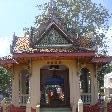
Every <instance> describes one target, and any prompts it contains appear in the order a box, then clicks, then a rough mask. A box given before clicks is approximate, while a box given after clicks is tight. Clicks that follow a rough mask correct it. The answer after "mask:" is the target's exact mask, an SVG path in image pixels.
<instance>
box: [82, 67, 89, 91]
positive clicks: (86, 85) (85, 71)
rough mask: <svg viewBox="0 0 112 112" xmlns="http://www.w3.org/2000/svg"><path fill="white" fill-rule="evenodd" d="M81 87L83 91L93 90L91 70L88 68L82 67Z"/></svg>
mask: <svg viewBox="0 0 112 112" xmlns="http://www.w3.org/2000/svg"><path fill="white" fill-rule="evenodd" d="M80 89H81V90H82V93H90V92H91V77H90V72H89V70H88V69H87V68H82V69H81V75H80Z"/></svg>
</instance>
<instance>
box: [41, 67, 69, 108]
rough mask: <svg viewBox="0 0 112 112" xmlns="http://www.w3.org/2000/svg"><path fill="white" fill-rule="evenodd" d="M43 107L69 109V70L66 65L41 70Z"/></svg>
mask: <svg viewBox="0 0 112 112" xmlns="http://www.w3.org/2000/svg"><path fill="white" fill-rule="evenodd" d="M40 93H41V99H40V105H41V107H69V106H70V90H69V69H68V68H67V67H66V66H64V65H49V66H44V67H42V68H41V69H40Z"/></svg>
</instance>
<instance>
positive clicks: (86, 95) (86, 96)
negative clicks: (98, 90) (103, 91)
mask: <svg viewBox="0 0 112 112" xmlns="http://www.w3.org/2000/svg"><path fill="white" fill-rule="evenodd" d="M81 100H82V101H83V103H84V104H91V93H82V94H81Z"/></svg>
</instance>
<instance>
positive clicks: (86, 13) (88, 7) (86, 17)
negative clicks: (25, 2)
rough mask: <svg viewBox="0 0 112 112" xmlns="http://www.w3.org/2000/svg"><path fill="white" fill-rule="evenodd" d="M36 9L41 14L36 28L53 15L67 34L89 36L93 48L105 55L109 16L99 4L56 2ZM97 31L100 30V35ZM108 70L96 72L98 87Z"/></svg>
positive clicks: (83, 0)
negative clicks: (98, 49)
mask: <svg viewBox="0 0 112 112" xmlns="http://www.w3.org/2000/svg"><path fill="white" fill-rule="evenodd" d="M52 1H53V0H52ZM53 2H54V1H53ZM53 2H52V3H53ZM52 6H54V7H52ZM38 8H39V10H41V11H42V13H41V14H40V15H38V16H36V21H35V25H36V26H37V27H38V26H39V25H40V24H45V22H46V19H48V18H49V16H50V13H54V14H55V17H56V18H58V19H59V20H61V21H63V23H64V24H63V25H65V27H66V29H67V31H68V32H71V33H72V34H73V35H77V34H78V36H79V37H81V38H83V37H85V36H88V35H89V36H88V38H90V39H91V40H92V41H93V42H94V46H100V47H103V48H104V49H103V50H102V53H103V55H106V53H107V49H105V48H107V45H106V44H105V43H106V42H105V39H106V36H105V32H106V31H107V30H108V28H109V19H110V17H111V16H110V14H109V12H108V10H107V9H105V8H104V7H103V6H102V5H101V4H99V5H97V4H95V3H93V2H92V1H91V0H56V1H55V3H54V4H51V5H50V3H45V4H43V5H38ZM53 8H54V9H53ZM50 9H53V10H54V11H55V12H52V10H50ZM99 30H102V33H100V32H99ZM110 68H112V67H111V66H110V65H106V66H103V68H102V69H101V71H100V72H98V80H99V86H100V87H101V86H103V78H104V74H106V73H108V72H109V71H112V69H110ZM108 69H109V71H108Z"/></svg>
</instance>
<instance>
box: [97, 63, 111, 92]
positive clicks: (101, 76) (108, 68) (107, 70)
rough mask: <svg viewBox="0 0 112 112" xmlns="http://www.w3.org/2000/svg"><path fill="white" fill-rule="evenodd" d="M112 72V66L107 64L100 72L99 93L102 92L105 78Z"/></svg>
mask: <svg viewBox="0 0 112 112" xmlns="http://www.w3.org/2000/svg"><path fill="white" fill-rule="evenodd" d="M110 72H112V64H106V65H104V66H103V67H102V69H101V70H100V71H99V72H98V75H97V76H98V77H97V79H98V84H99V92H102V89H101V87H103V86H104V76H105V75H106V74H108V73H110Z"/></svg>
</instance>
